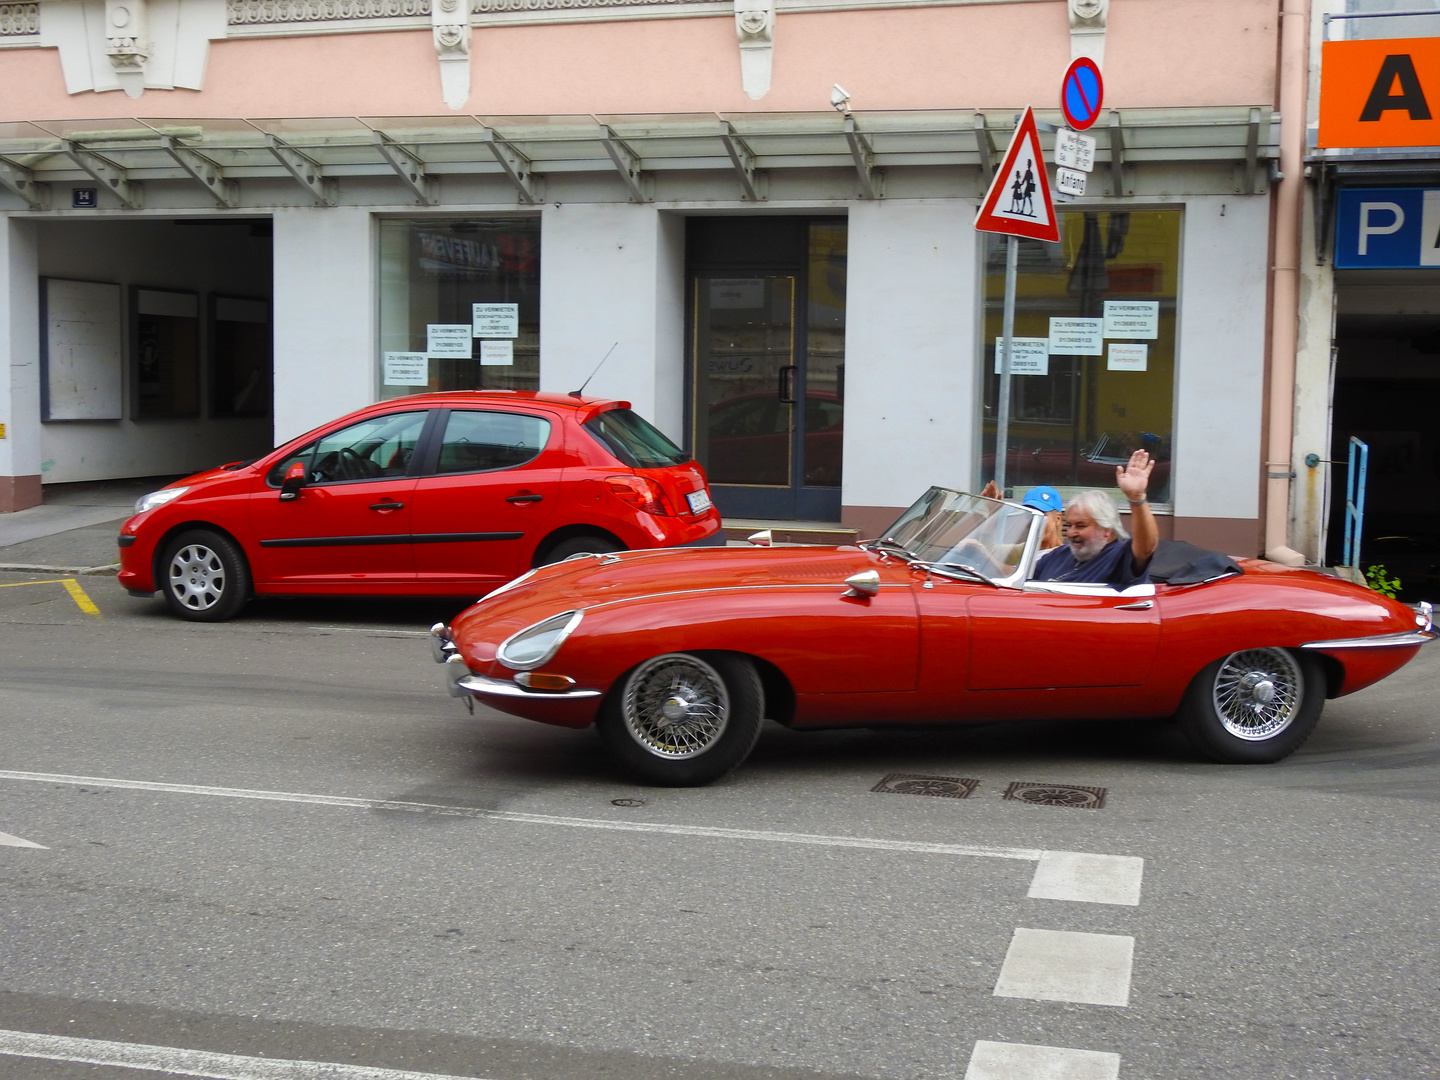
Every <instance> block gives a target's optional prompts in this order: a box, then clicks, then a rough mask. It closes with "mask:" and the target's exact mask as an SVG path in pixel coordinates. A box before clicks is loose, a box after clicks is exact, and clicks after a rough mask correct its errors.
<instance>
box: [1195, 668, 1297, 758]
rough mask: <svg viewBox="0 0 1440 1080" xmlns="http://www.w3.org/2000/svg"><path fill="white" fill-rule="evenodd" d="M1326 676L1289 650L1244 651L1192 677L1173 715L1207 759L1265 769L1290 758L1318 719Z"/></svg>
mask: <svg viewBox="0 0 1440 1080" xmlns="http://www.w3.org/2000/svg"><path fill="white" fill-rule="evenodd" d="M1324 706H1325V677H1324V673H1323V672H1322V671H1321V670H1320V665H1319V663H1318V662H1317V661H1316V660H1315V658H1314V657H1312V656H1305V655H1303V654H1301V653H1296V652H1294V651H1292V650H1290V649H1272V648H1264V649H1244V650H1242V651H1240V652H1235V653H1231V654H1230V655H1229V656H1224V657H1221V658H1220V659H1219V660H1216V661H1215V662H1214V663H1213V664H1210V665H1208V666H1207V667H1206V668H1205V669H1204V670H1202V671H1201V672H1200V674H1198V675H1196V676H1195V678H1194V680H1193V681H1192V682H1191V683H1190V687H1189V689H1188V690H1186V691H1185V699H1184V701H1183V702H1182V703H1181V705H1180V711H1179V712H1178V713H1177V714H1176V716H1177V719H1178V720H1179V721H1180V726H1181V729H1182V730H1183V731H1184V732H1185V734H1186V736H1187V737H1188V738H1189V739H1190V741H1191V742H1192V743H1193V744H1194V745H1195V748H1196V749H1197V750H1199V751H1200V752H1201V753H1202V754H1205V755H1206V756H1207V757H1210V758H1213V759H1214V760H1216V761H1223V762H1228V763H1232V764H1237V765H1248V764H1265V763H1268V762H1272V761H1279V760H1280V759H1281V758H1283V757H1287V756H1288V755H1290V754H1292V753H1294V751H1295V750H1297V749H1298V748H1299V747H1300V744H1301V743H1303V742H1304V741H1305V740H1306V739H1308V738H1309V737H1310V733H1311V732H1312V731H1314V730H1315V725H1316V723H1318V722H1319V720H1320V710H1321V709H1323V708H1324Z"/></svg>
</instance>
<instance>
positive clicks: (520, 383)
mask: <svg viewBox="0 0 1440 1080" xmlns="http://www.w3.org/2000/svg"><path fill="white" fill-rule="evenodd" d="M380 354H381V355H380V357H379V362H380V378H379V382H380V397H381V398H393V397H400V396H402V395H405V394H417V393H422V392H424V391H426V390H537V389H539V386H540V219H539V218H538V217H535V216H530V217H519V216H514V217H499V218H470V219H466V220H455V219H439V220H427V219H419V218H414V219H401V220H384V221H381V222H380Z"/></svg>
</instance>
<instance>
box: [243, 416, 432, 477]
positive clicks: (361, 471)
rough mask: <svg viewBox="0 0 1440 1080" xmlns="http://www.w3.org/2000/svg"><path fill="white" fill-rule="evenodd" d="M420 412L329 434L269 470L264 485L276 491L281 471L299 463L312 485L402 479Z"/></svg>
mask: <svg viewBox="0 0 1440 1080" xmlns="http://www.w3.org/2000/svg"><path fill="white" fill-rule="evenodd" d="M425 416H426V414H425V413H424V412H403V413H391V414H390V415H388V416H377V417H374V418H373V419H370V420H362V421H361V422H360V423H358V424H351V425H350V426H349V427H345V428H341V429H340V430H339V431H332V432H331V433H330V434H329V435H326V436H325V437H324V438H322V439H319V440H317V441H316V442H313V443H310V444H309V445H308V446H304V447H301V448H300V449H299V450H297V451H295V452H294V453H293V454H289V455H287V456H286V457H285V458H284V459H283V460H281V461H279V462H277V463H276V464H275V465H274V466H272V467H271V469H270V472H269V473H267V474H266V476H265V482H266V483H268V484H269V485H270V486H271V487H279V486H280V482H281V481H282V480H283V479H284V478H285V471H286V470H287V469H288V468H289V467H290V466H291V465H293V464H295V462H297V461H303V462H304V463H305V470H306V473H307V474H308V476H309V478H310V483H312V484H326V483H334V482H336V481H340V480H373V479H377V478H380V477H387V476H404V475H405V473H406V471H407V470H408V469H409V467H410V458H411V457H412V456H413V455H414V453H415V445H416V443H418V442H419V441H420V431H421V429H423V428H424V427H425Z"/></svg>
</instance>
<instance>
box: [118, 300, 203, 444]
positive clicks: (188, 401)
mask: <svg viewBox="0 0 1440 1080" xmlns="http://www.w3.org/2000/svg"><path fill="white" fill-rule="evenodd" d="M131 297H132V308H131V310H132V312H133V314H134V318H133V319H132V320H131V323H130V324H131V326H133V327H134V335H135V336H134V349H133V350H132V355H133V356H134V358H135V360H134V372H135V381H134V386H135V413H134V415H135V418H136V419H138V420H151V419H158V418H161V417H180V416H197V415H199V412H200V298H199V297H198V296H197V295H196V294H195V293H193V292H174V291H170V290H164V289H141V288H136V289H132V290H131Z"/></svg>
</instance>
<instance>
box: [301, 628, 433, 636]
mask: <svg viewBox="0 0 1440 1080" xmlns="http://www.w3.org/2000/svg"><path fill="white" fill-rule="evenodd" d="M305 629H306V630H323V631H324V632H325V633H327V634H380V635H383V636H384V637H429V636H430V631H429V630H387V629H385V628H384V627H370V626H307V627H306V628H305Z"/></svg>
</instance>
